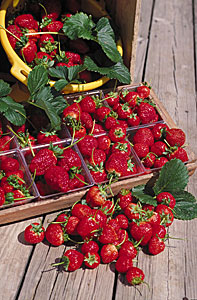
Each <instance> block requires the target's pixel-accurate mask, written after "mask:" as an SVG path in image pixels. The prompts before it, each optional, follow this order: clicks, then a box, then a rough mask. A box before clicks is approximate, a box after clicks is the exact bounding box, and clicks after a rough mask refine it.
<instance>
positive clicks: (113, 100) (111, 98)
mask: <svg viewBox="0 0 197 300" xmlns="http://www.w3.org/2000/svg"><path fill="white" fill-rule="evenodd" d="M105 100H106V101H107V103H108V104H109V105H110V106H114V105H115V104H118V103H119V100H120V97H119V95H118V93H117V92H109V93H107V94H105Z"/></svg>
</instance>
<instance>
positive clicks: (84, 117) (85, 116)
mask: <svg viewBox="0 0 197 300" xmlns="http://www.w3.org/2000/svg"><path fill="white" fill-rule="evenodd" d="M81 124H82V126H84V127H85V128H86V129H87V130H91V129H92V127H93V120H92V117H91V115H90V114H89V113H87V112H85V111H82V113H81Z"/></svg>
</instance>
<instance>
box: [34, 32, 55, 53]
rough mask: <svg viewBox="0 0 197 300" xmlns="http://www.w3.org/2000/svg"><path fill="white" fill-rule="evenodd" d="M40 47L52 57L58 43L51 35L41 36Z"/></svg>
mask: <svg viewBox="0 0 197 300" xmlns="http://www.w3.org/2000/svg"><path fill="white" fill-rule="evenodd" d="M38 45H39V49H40V51H41V52H45V53H48V54H50V55H51V54H52V55H53V52H54V50H56V49H57V42H56V41H55V40H54V38H53V36H52V35H51V34H43V35H41V37H40V39H39V43H38ZM52 55H51V56H52Z"/></svg>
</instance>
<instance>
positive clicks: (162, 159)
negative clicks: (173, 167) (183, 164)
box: [154, 156, 168, 168]
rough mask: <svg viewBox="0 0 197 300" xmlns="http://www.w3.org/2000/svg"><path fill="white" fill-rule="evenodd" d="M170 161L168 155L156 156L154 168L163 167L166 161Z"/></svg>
mask: <svg viewBox="0 0 197 300" xmlns="http://www.w3.org/2000/svg"><path fill="white" fill-rule="evenodd" d="M167 162H168V159H167V158H166V157H163V156H162V157H159V158H156V160H155V162H154V168H162V167H163V166H164V165H165V164H166V163H167Z"/></svg>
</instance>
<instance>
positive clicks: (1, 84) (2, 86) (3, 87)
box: [0, 79, 11, 97]
mask: <svg viewBox="0 0 197 300" xmlns="http://www.w3.org/2000/svg"><path fill="white" fill-rule="evenodd" d="M10 92H11V87H10V85H9V84H8V83H7V82H5V81H3V80H2V79H1V80H0V97H5V96H7V95H8V94H9V93H10Z"/></svg>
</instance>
